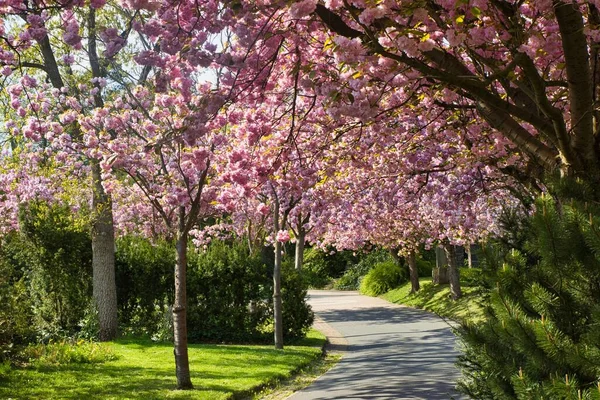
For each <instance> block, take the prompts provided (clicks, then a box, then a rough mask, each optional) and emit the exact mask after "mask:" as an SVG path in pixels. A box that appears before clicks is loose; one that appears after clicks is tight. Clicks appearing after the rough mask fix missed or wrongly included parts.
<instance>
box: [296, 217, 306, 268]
mask: <svg viewBox="0 0 600 400" xmlns="http://www.w3.org/2000/svg"><path fill="white" fill-rule="evenodd" d="M305 238H306V230H305V229H304V228H303V227H300V228H299V229H298V237H297V238H296V257H295V258H294V267H295V268H296V271H300V270H301V269H302V263H303V262H304V243H305V242H304V241H305Z"/></svg>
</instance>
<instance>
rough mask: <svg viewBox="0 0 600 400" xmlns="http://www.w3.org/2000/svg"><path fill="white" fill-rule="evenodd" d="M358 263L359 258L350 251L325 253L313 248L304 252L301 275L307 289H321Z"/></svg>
mask: <svg viewBox="0 0 600 400" xmlns="http://www.w3.org/2000/svg"><path fill="white" fill-rule="evenodd" d="M358 261H359V258H358V257H357V256H356V255H354V253H353V252H351V251H347V250H344V251H335V252H332V253H327V252H325V251H324V250H322V249H319V248H316V247H313V248H309V249H306V250H305V251H304V265H303V266H302V274H303V276H304V279H305V280H306V282H307V284H308V286H309V287H312V288H315V289H322V288H324V287H325V286H327V285H329V284H330V283H331V282H332V281H333V280H334V279H336V278H339V277H340V276H342V275H343V274H344V271H346V270H347V269H348V268H351V266H352V265H355V264H356V263H357V262H358Z"/></svg>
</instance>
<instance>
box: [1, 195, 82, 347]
mask: <svg viewBox="0 0 600 400" xmlns="http://www.w3.org/2000/svg"><path fill="white" fill-rule="evenodd" d="M19 224H20V228H21V232H19V233H16V232H13V233H10V234H8V235H6V236H5V237H4V238H3V240H2V245H1V251H0V270H2V271H1V272H2V273H0V275H1V276H2V278H0V299H1V300H2V301H1V304H3V310H2V311H0V319H4V318H5V316H4V315H6V316H8V322H7V323H6V324H4V323H2V324H0V326H2V328H0V336H1V337H2V338H0V342H2V343H3V344H0V346H1V347H3V348H6V346H7V340H9V342H10V344H13V345H15V346H17V345H19V344H24V343H26V342H28V341H31V340H33V339H34V338H35V337H34V336H39V337H42V338H45V339H48V338H52V337H53V338H57V337H65V336H73V335H76V334H77V332H78V331H79V329H80V320H81V318H83V315H84V310H85V307H82V304H83V305H85V304H88V302H89V299H90V298H91V294H92V293H91V275H92V273H91V268H92V267H91V265H92V261H91V260H92V255H91V241H90V237H89V234H88V229H87V227H86V225H85V224H84V223H83V222H82V221H79V220H77V219H75V218H74V216H73V215H72V213H71V210H70V209H69V208H68V207H66V206H60V205H51V206H50V205H47V204H44V203H41V202H40V203H31V204H28V205H26V206H23V207H22V208H21V210H20V213H19ZM5 312H6V314H4V313H5ZM0 322H1V321H0ZM7 338H8V339H7ZM12 348H13V349H14V346H12ZM0 357H3V356H2V355H0Z"/></svg>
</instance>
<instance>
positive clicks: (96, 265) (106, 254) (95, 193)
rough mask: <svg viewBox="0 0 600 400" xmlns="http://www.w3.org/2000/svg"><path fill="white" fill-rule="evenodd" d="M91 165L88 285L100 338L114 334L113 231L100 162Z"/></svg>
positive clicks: (108, 200)
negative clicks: (89, 272)
mask: <svg viewBox="0 0 600 400" xmlns="http://www.w3.org/2000/svg"><path fill="white" fill-rule="evenodd" d="M91 167H92V180H93V182H92V213H93V216H92V235H91V236H92V270H93V276H92V285H93V297H94V305H95V306H96V309H97V311H98V323H99V326H100V330H99V332H98V338H99V340H100V341H108V340H113V339H115V338H116V337H117V329H118V321H117V286H116V281H115V231H114V226H113V214H112V201H111V198H110V196H109V195H107V194H106V192H105V191H104V187H103V186H102V177H101V175H100V164H99V163H98V161H97V160H91Z"/></svg>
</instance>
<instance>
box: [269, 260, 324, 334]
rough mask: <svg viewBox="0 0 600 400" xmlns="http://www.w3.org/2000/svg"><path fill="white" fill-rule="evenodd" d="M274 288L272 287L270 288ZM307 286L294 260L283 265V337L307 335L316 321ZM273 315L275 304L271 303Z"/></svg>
mask: <svg viewBox="0 0 600 400" xmlns="http://www.w3.org/2000/svg"><path fill="white" fill-rule="evenodd" d="M269 288H270V289H271V288H272V285H270V286H269ZM307 289H308V287H307V285H306V282H305V281H304V278H303V277H302V274H301V272H299V271H297V270H296V269H295V268H294V263H293V261H292V260H289V261H286V262H284V263H283V265H282V272H281V299H282V302H283V312H282V314H283V315H282V320H283V336H284V338H288V339H297V338H300V337H303V336H304V335H306V332H308V330H309V329H310V327H311V326H312V324H313V321H314V313H313V312H312V310H311V308H310V306H309V305H308V304H307V303H306V295H307ZM269 305H270V307H271V308H270V309H269V313H270V315H273V314H272V307H273V302H272V301H271V302H270V303H269Z"/></svg>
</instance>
